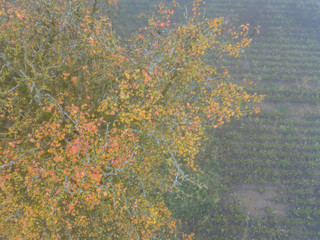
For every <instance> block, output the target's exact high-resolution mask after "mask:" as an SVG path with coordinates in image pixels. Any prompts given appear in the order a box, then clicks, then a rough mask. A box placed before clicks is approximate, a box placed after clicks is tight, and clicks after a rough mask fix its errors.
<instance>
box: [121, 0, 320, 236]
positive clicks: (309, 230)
mask: <svg viewBox="0 0 320 240" xmlns="http://www.w3.org/2000/svg"><path fill="white" fill-rule="evenodd" d="M140 2H141V3H140V5H141V6H140V5H139V6H140V7H141V8H143V7H146V9H147V11H150V5H151V3H148V4H147V3H146V2H143V1H140ZM185 2H186V1H185ZM188 2H189V1H188ZM181 5H182V6H183V5H184V3H182V4H181ZM125 9H126V6H124V7H123V9H122V10H121V11H120V13H121V12H125V11H129V10H128V9H127V10H125ZM139 10H141V9H139ZM135 11H137V10H136V9H135ZM206 16H208V17H218V16H226V17H227V19H228V21H230V22H231V23H232V24H234V25H235V26H237V25H240V24H242V23H250V25H251V26H252V27H257V26H261V34H260V35H254V36H253V44H252V46H251V48H250V49H248V50H247V51H246V52H245V53H244V55H243V56H242V57H241V58H239V60H237V61H232V62H231V63H225V64H227V65H228V66H229V69H230V70H231V76H232V77H233V78H234V80H235V81H239V80H241V79H243V78H245V79H247V80H249V81H253V82H255V83H256V84H257V89H258V92H259V93H261V94H263V95H265V101H264V102H263V103H262V104H261V105H260V107H261V113H260V114H258V115H255V116H251V117H246V118H243V119H241V120H240V121H234V122H232V123H230V124H227V125H225V126H224V127H223V128H221V129H218V130H213V129H209V130H208V137H209V143H208V147H207V148H206V149H205V150H204V151H203V153H202V154H200V155H199V159H201V160H200V165H202V167H204V169H205V174H206V176H207V177H206V178H205V179H204V181H205V182H206V183H207V186H208V190H206V191H203V190H199V192H196V193H194V189H191V190H190V189H188V188H187V189H186V192H188V191H189V192H190V193H191V192H193V193H194V194H191V195H192V196H195V195H196V196H198V199H197V200H192V196H191V197H186V199H184V200H185V201H184V204H180V205H181V207H180V208H177V206H178V205H179V201H177V202H178V203H175V202H173V203H172V208H173V212H175V214H176V215H177V216H178V217H180V218H184V220H185V226H184V230H185V231H188V232H195V233H196V236H197V239H320V146H319V143H320V67H319V66H320V28H319V26H320V4H319V2H318V1H316V0H305V1H302V0H300V1H299V0H281V1H275V0H267V1H265V0H228V1H226V0H210V1H207V4H206ZM139 21H141V22H143V19H142V20H139ZM120 32H121V31H120ZM257 89H256V90H257ZM256 90H255V91H256ZM210 183H211V184H212V185H210ZM183 207H184V208H183Z"/></svg>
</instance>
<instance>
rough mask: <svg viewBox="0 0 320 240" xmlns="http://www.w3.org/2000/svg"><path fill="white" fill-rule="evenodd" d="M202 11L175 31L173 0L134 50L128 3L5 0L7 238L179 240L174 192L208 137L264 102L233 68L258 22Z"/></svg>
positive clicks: (1, 152)
mask: <svg viewBox="0 0 320 240" xmlns="http://www.w3.org/2000/svg"><path fill="white" fill-rule="evenodd" d="M200 5H201V1H195V2H194V6H193V12H192V14H191V16H190V17H189V18H188V19H187V20H186V22H185V23H184V24H176V23H173V22H172V20H171V16H172V15H173V14H174V10H175V8H176V7H177V3H176V2H175V1H173V2H172V3H171V4H170V5H169V6H166V5H164V4H160V5H159V6H158V8H157V9H158V11H157V12H156V13H155V14H154V15H153V16H152V17H151V18H150V20H149V25H148V26H146V27H145V28H142V29H138V31H137V34H135V35H134V36H133V37H132V38H131V39H130V40H129V41H127V42H126V43H123V42H119V40H117V38H116V37H115V34H114V31H113V27H112V16H113V14H114V11H115V10H116V8H117V6H118V3H117V1H89V2H88V1H80V0H73V1H64V0H52V1H45V0H38V1H36V0H16V1H13V0H12V1H10V0H0V68H1V69H0V88H1V89H0V90H1V92H0V95H1V97H0V111H1V112H0V123H1V124H0V128H1V131H0V134H1V136H0V237H6V238H8V239H39V238H44V239H65V238H66V239H68V238H70V239H86V238H90V239H161V238H163V239H174V238H175V237H178V236H176V221H175V220H174V219H173V218H172V216H171V214H170V211H169V210H168V208H167V207H166V204H165V202H164V199H163V195H164V194H165V193H166V192H168V191H176V190H177V189H178V188H179V183H180V182H181V181H188V180H190V181H191V178H192V177H190V176H188V175H187V174H186V172H192V171H197V166H196V164H195V162H194V160H195V156H196V154H197V153H198V151H199V146H200V139H201V136H202V134H203V130H204V127H205V126H206V125H207V124H211V125H212V126H213V127H218V126H220V125H222V124H224V123H225V122H228V121H230V119H231V118H233V117H241V116H243V115H246V114H249V113H251V112H254V111H255V110H256V109H254V108H253V106H251V105H250V104H251V102H259V101H260V100H261V98H260V97H259V96H256V95H255V94H249V93H248V92H246V91H245V90H244V87H243V86H240V85H236V84H234V83H232V82H230V81H229V80H228V79H229V78H228V71H227V70H226V68H225V67H224V66H222V64H221V59H223V58H224V57H225V56H230V55H231V56H234V57H238V55H239V53H240V52H241V49H243V48H245V47H247V46H248V45H249V43H250V41H251V39H250V38H249V37H248V31H249V29H248V26H247V25H243V26H241V28H240V29H239V30H238V31H231V30H228V28H227V25H226V23H225V22H224V19H223V18H218V19H213V20H209V19H204V18H202V16H200ZM209 55H210V56H211V59H213V60H210V61H207V60H206V59H208V58H207V56H209ZM184 237H185V238H191V236H187V235H184Z"/></svg>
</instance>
